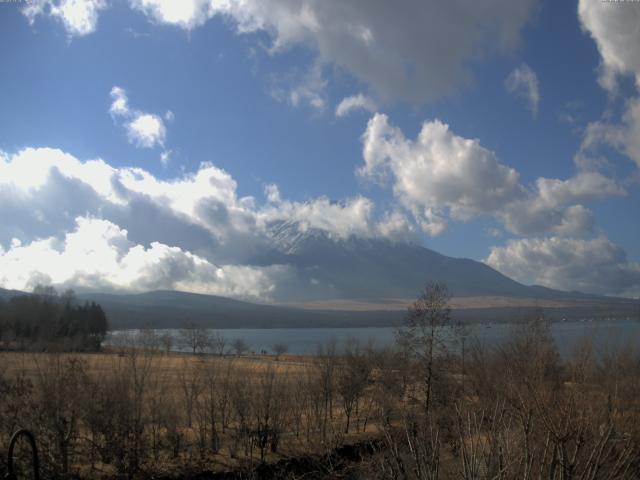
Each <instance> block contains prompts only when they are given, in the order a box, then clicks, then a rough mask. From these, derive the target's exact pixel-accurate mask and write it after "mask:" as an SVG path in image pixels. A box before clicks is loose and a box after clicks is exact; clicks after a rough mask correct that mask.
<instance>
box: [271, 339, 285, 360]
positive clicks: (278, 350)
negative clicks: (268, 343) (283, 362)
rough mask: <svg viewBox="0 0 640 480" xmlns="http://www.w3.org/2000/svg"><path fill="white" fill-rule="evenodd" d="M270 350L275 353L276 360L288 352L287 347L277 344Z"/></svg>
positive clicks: (283, 344) (280, 343)
mask: <svg viewBox="0 0 640 480" xmlns="http://www.w3.org/2000/svg"><path fill="white" fill-rule="evenodd" d="M271 350H273V353H275V355H276V358H279V357H280V356H281V355H284V354H285V353H287V352H288V351H289V347H288V346H287V344H286V343H282V342H278V343H275V344H274V345H273V346H272V347H271Z"/></svg>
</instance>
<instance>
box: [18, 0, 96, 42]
mask: <svg viewBox="0 0 640 480" xmlns="http://www.w3.org/2000/svg"><path fill="white" fill-rule="evenodd" d="M107 5H108V3H107V1H106V0H57V1H54V0H30V1H29V2H26V6H25V7H24V8H23V9H22V13H23V14H24V15H25V16H26V17H27V19H28V20H29V23H31V24H33V23H34V22H35V19H36V18H37V17H38V16H40V15H49V16H51V17H53V18H55V19H56V20H58V21H60V22H62V24H63V25H64V27H65V29H66V31H67V34H68V35H69V36H70V37H80V36H83V35H88V34H90V33H93V32H94V31H95V30H96V26H97V24H98V16H99V14H100V11H101V10H104V9H105V8H107Z"/></svg>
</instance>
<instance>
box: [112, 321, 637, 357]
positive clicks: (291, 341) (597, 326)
mask: <svg viewBox="0 0 640 480" xmlns="http://www.w3.org/2000/svg"><path fill="white" fill-rule="evenodd" d="M512 328H513V326H512V325H510V324H488V325H472V326H469V327H467V330H468V334H469V337H470V338H472V337H473V338H477V339H478V340H479V341H480V342H482V343H483V344H485V345H488V346H491V345H497V344H499V343H501V342H502V341H504V339H505V338H506V337H507V336H508V335H509V333H510V332H511V329H512ZM551 330H552V334H553V337H554V339H555V341H556V344H557V346H558V350H559V352H560V354H561V355H562V356H563V357H566V356H567V355H570V354H571V352H572V351H573V349H574V347H575V346H576V344H577V343H578V342H579V341H580V340H581V339H583V338H585V337H590V338H592V339H593V340H594V342H595V345H596V348H598V349H604V348H617V347H621V346H627V345H636V346H638V347H640V321H638V320H635V319H622V320H597V321H583V322H581V321H571V322H558V323H553V324H552V326H551ZM394 331H395V329H394V328H393V327H371V328H273V329H264V328H263V329H257V328H256V329H249V328H247V329H219V330H211V332H212V333H216V332H217V333H220V334H222V335H223V336H224V337H225V339H226V340H227V342H228V344H229V343H231V342H232V341H233V340H235V339H238V338H241V339H243V340H244V341H245V342H246V343H247V344H248V345H249V348H250V350H251V351H253V352H255V353H259V352H261V351H262V350H265V351H267V352H271V350H272V347H273V345H274V344H276V343H284V344H285V345H287V347H288V350H289V353H293V354H306V355H309V354H315V353H316V352H317V350H318V345H321V344H326V343H327V342H330V341H335V342H336V343H337V345H338V347H340V345H341V344H344V342H346V341H347V340H348V339H350V338H355V339H357V340H359V341H360V342H361V343H366V342H369V341H371V342H373V343H374V345H375V346H377V347H386V346H390V345H391V344H392V343H393V342H394ZM162 332H163V333H165V332H166V333H169V334H170V335H172V336H173V337H174V338H175V341H174V342H173V344H174V350H176V351H181V350H184V348H182V347H181V346H180V344H179V339H180V330H178V329H174V330H171V329H170V330H163V331H162ZM137 334H139V331H138V330H117V331H113V332H111V333H110V334H109V336H108V337H107V339H106V340H105V344H107V345H109V344H113V343H117V342H122V341H125V342H126V341H127V339H131V338H135V336H136V335H137Z"/></svg>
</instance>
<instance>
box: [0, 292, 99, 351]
mask: <svg viewBox="0 0 640 480" xmlns="http://www.w3.org/2000/svg"><path fill="white" fill-rule="evenodd" d="M107 329H108V322H107V317H106V315H105V313H104V311H103V309H102V307H101V306H100V305H98V304H96V303H95V302H86V303H83V304H80V303H79V302H78V300H77V298H76V295H75V293H74V292H73V290H66V291H64V292H63V293H62V294H58V292H57V291H56V289H55V288H53V287H51V286H40V285H39V286H36V287H35V288H34V291H33V294H30V295H18V296H14V297H11V298H10V299H9V300H7V301H5V302H2V301H1V300H0V342H1V345H2V347H3V348H4V349H14V350H16V349H17V350H25V349H26V350H49V349H59V350H67V351H97V350H99V349H100V346H101V344H102V341H103V340H104V338H105V335H106V333H107Z"/></svg>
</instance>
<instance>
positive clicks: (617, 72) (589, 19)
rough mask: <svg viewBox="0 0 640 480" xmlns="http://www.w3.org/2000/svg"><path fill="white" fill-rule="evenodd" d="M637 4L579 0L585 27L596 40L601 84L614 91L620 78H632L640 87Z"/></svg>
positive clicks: (639, 33) (639, 37) (580, 14)
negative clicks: (627, 76) (624, 76)
mask: <svg viewBox="0 0 640 480" xmlns="http://www.w3.org/2000/svg"><path fill="white" fill-rule="evenodd" d="M637 7H638V6H637V5H635V4H634V2H603V1H601V0H580V2H579V3H578V16H579V18H580V22H581V24H582V28H583V29H584V30H585V31H586V32H588V33H589V34H590V35H591V37H592V38H593V40H594V41H595V43H596V45H597V47H598V51H599V52H600V57H601V60H602V64H601V66H600V84H601V85H602V86H603V87H604V88H605V89H607V90H608V91H610V92H615V91H616V88H617V83H618V82H617V80H618V77H619V76H621V75H631V76H632V77H634V78H635V81H636V85H637V86H638V87H640V49H638V48H634V47H633V46H635V45H640V29H639V28H638V25H640V9H638V8H637Z"/></svg>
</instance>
